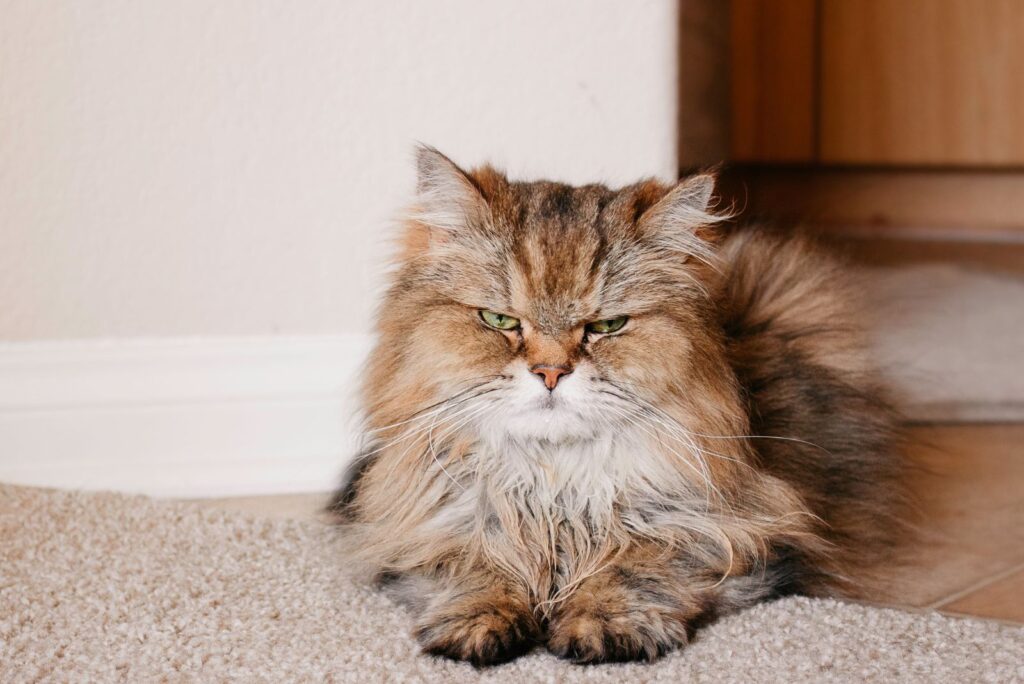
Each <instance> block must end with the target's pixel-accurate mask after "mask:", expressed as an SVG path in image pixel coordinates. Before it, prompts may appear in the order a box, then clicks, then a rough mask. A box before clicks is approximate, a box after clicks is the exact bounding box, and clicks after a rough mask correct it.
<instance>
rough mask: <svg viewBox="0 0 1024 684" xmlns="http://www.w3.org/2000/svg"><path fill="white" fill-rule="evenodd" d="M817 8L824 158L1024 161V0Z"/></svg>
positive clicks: (829, 1)
mask: <svg viewBox="0 0 1024 684" xmlns="http://www.w3.org/2000/svg"><path fill="white" fill-rule="evenodd" d="M821 3H822V4H821V59H822V62H821V98H822V99H821V120H820V126H821V129H820V134H821V138H820V146H821V147H820V151H821V161H823V162H825V163H844V164H845V163H853V164H857V163H871V164H925V165H930V164H946V165H983V166H1006V165H1013V166H1018V165H1022V164H1024V125H1022V122H1024V2H1021V1H1020V0H898V1H893V0H856V1H855V2H852V1H850V0H821Z"/></svg>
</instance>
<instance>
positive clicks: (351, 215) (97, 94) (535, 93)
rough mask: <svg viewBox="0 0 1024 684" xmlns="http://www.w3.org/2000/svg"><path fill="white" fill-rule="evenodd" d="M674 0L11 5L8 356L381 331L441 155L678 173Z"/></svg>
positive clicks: (0, 54)
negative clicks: (393, 232)
mask: <svg viewBox="0 0 1024 684" xmlns="http://www.w3.org/2000/svg"><path fill="white" fill-rule="evenodd" d="M675 16H676V2H675V0H646V1H638V0H629V1H626V0H621V1H617V2H612V1H607V0H605V1H603V2H596V1H593V0H560V1H558V2H550V1H547V0H525V1H524V0H516V2H482V1H481V0H447V1H441V0H434V1H430V2H414V1H412V0H409V1H407V2H398V1H389V2H379V1H370V0H363V1H356V0H348V1H340V0H302V1H300V2H286V1H285V0H279V1H271V0H215V1H210V0H142V1H140V0H91V1H89V2H79V1H77V0H63V1H58V0H8V1H7V2H4V3H3V4H0V340H8V341H15V340H21V341H24V340H38V339H69V338H92V337H103V338H118V337H135V336H194V335H265V334H308V333H347V332H359V331H365V330H366V329H367V325H368V320H369V313H370V310H371V307H372V302H373V288H374V287H375V284H376V280H375V274H376V273H377V272H378V264H379V261H380V255H381V253H382V250H383V248H384V246H383V244H382V236H383V235H384V234H385V232H386V229H387V227H388V224H389V218H390V217H391V216H392V215H393V214H394V212H395V210H396V209H397V208H398V207H399V205H400V204H401V203H402V201H403V200H404V198H405V197H406V196H407V194H408V193H409V191H410V189H411V186H412V170H411V164H410V159H411V155H410V149H411V146H412V144H413V142H414V141H416V140H422V141H426V142H429V143H432V144H434V145H437V146H439V147H440V148H442V149H443V150H444V151H446V152H448V153H449V154H450V155H451V156H453V157H454V158H455V159H456V160H458V161H461V162H466V163H474V162H478V161H482V160H484V159H491V160H493V161H495V162H497V163H499V164H503V165H505V166H506V167H507V168H508V169H509V170H510V171H512V172H514V173H517V174H526V175H535V174H543V175H548V176H554V177H557V178H561V179H567V180H570V181H585V180H595V179H596V180H607V181H611V182H626V181H629V180H632V179H634V178H635V177H637V176H641V175H648V174H659V175H663V176H669V177H670V176H672V175H673V174H674V172H675V131H674V126H675V99H674V98H675V72H676V65H675V55H676V49H675V35H676V20H675Z"/></svg>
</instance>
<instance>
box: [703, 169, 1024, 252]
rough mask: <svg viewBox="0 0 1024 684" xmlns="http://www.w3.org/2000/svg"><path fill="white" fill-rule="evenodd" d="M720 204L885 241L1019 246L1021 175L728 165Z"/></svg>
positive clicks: (1023, 231)
mask: <svg viewBox="0 0 1024 684" xmlns="http://www.w3.org/2000/svg"><path fill="white" fill-rule="evenodd" d="M721 192H722V193H723V195H724V198H725V201H726V202H730V201H731V202H734V203H735V204H736V206H737V207H740V208H743V209H745V210H746V214H747V215H748V216H763V217H766V218H769V219H773V220H779V221H780V222H782V223H783V224H785V223H790V222H799V223H805V224H808V225H810V226H814V227H820V228H822V229H824V230H830V231H839V232H855V233H859V234H865V235H868V234H877V235H886V236H889V237H894V236H904V237H912V236H918V237H930V238H943V239H976V240H989V241H993V240H994V241H1015V242H1020V241H1024V174H1021V173H1006V172H998V171H990V172H981V171H972V172H965V171H937V170H936V171H928V170H893V169H890V170H886V169H879V168H876V169H864V170H860V169H855V168H848V169H820V168H819V169H814V168H807V169H781V168H766V167H746V168H742V167H741V168H734V169H731V170H730V171H729V172H728V173H726V174H725V175H724V176H723V178H722V184H721Z"/></svg>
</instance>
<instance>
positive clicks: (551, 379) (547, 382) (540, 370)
mask: <svg viewBox="0 0 1024 684" xmlns="http://www.w3.org/2000/svg"><path fill="white" fill-rule="evenodd" d="M530 372H531V373H533V374H534V375H536V376H538V377H539V378H541V379H542V380H543V381H544V386H545V387H547V388H548V389H549V390H553V389H555V385H557V384H558V379H559V378H560V377H562V376H563V375H568V374H569V373H572V368H571V367H570V366H545V365H543V364H539V363H538V364H537V365H536V366H534V367H533V368H531V369H530Z"/></svg>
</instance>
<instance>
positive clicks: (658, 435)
mask: <svg viewBox="0 0 1024 684" xmlns="http://www.w3.org/2000/svg"><path fill="white" fill-rule="evenodd" d="M417 161H418V176H419V180H418V187H417V199H416V204H415V206H414V207H413V209H412V211H411V213H410V216H409V218H408V220H407V221H406V223H405V227H404V235H403V239H402V242H401V248H400V254H399V255H398V259H397V264H396V266H395V270H394V272H393V275H392V278H391V283H390V288H389V290H388V291H387V294H386V296H385V298H384V301H383V303H382V305H381V308H380V312H379V318H378V328H377V331H378V341H377V346H376V349H375V351H374V353H373V354H372V356H371V359H370V362H369V368H368V369H367V371H366V376H365V382H364V385H363V402H364V409H365V412H366V419H367V429H366V440H365V449H364V450H363V452H362V453H361V454H360V455H359V456H358V457H357V458H356V459H355V460H354V462H353V464H352V466H351V467H350V469H349V472H348V473H347V475H346V478H345V481H344V483H343V485H342V487H341V488H340V490H339V491H338V493H337V495H336V497H335V499H334V501H333V503H332V510H334V511H335V512H336V513H337V515H338V516H339V518H340V519H341V521H342V523H343V525H344V526H345V528H346V530H347V532H348V533H349V534H350V535H351V539H352V542H353V545H354V549H355V550H356V552H357V554H358V557H359V558H360V559H361V560H362V561H363V562H365V563H366V564H368V566H369V567H370V568H371V570H372V572H373V573H374V576H375V577H376V579H377V580H378V582H379V583H380V584H381V585H382V586H383V587H384V588H385V589H386V590H387V591H388V592H389V593H391V595H393V596H395V597H397V598H398V599H399V600H400V601H402V602H403V603H405V604H406V605H408V606H409V607H410V609H411V610H412V611H413V615H414V616H415V620H416V636H417V638H418V639H419V641H420V643H421V644H422V646H423V648H424V649H425V650H426V651H428V652H430V653H435V654H440V655H444V656H447V657H451V658H456V659H463V660H468V661H470V662H472V663H474V664H476V665H487V664H494V663H499V662H503V661H506V660H508V659H510V658H513V657H515V656H517V655H519V654H521V653H524V652H525V651H527V650H530V649H531V648H533V647H534V646H535V645H538V644H540V645H544V646H546V647H547V649H548V650H550V651H551V652H553V653H554V654H556V655H558V656H561V657H565V658H570V659H572V660H575V661H578V662H581V663H591V662H602V661H617V660H632V659H653V658H656V657H658V656H659V655H661V654H664V653H666V652H667V651H670V650H672V649H675V648H678V647H680V646H682V645H683V644H685V643H686V642H687V641H688V639H689V638H691V636H692V634H693V631H694V629H696V628H697V627H699V626H700V625H702V624H705V623H707V622H708V621H709V620H711V619H714V618H715V617H716V616H719V615H722V614H724V613H728V612H730V611H734V610H737V609H739V608H742V607H744V606H749V605H751V604H753V603H756V602H758V601H763V600H765V599H768V598H771V597H776V596H780V595H784V594H788V593H793V592H800V593H805V594H810V595H851V594H855V593H856V592H857V590H858V586H859V585H858V583H857V582H856V581H855V578H861V577H863V576H864V568H865V567H866V566H868V564H870V563H872V562H873V561H876V560H877V558H879V557H880V555H881V554H883V553H884V552H885V550H886V549H887V548H889V547H890V546H891V544H892V543H893V533H894V531H896V530H897V529H899V525H898V519H899V515H898V513H899V512H898V505H899V501H900V500H901V497H900V483H901V478H902V472H903V468H904V466H903V463H902V461H901V459H900V456H899V452H898V449H897V441H898V432H897V429H896V423H895V421H894V418H893V415H892V413H891V411H890V410H889V409H888V408H887V407H886V404H885V403H884V401H883V400H882V399H881V398H880V397H881V396H882V394H883V393H882V391H881V388H880V387H879V384H878V382H877V380H876V379H875V374H874V372H873V370H872V368H871V364H870V358H869V355H868V353H867V352H866V350H865V348H864V344H863V340H862V336H861V333H860V332H859V331H858V326H857V316H856V312H855V310H854V308H853V307H852V305H851V304H850V298H849V296H848V292H849V289H850V288H849V286H848V285H847V276H846V275H845V273H844V271H843V270H842V268H841V267H840V266H838V265H837V263H836V262H835V261H833V260H832V259H831V258H829V257H827V256H825V255H824V254H822V253H821V252H819V251H816V250H815V249H814V248H813V247H812V246H811V245H810V244H809V243H808V242H807V241H806V240H805V239H802V238H798V237H789V238H785V237H773V236H771V235H768V234H766V233H764V232H759V231H757V230H754V229H741V230H738V231H734V232H733V233H732V234H730V235H728V236H725V235H723V234H722V233H723V232H724V231H722V230H721V226H720V225H719V224H720V217H719V216H716V215H715V214H714V213H713V212H712V211H711V210H710V209H709V204H710V202H711V198H712V193H713V186H714V181H713V178H712V177H711V176H708V175H699V176H696V177H692V178H689V179H687V180H684V181H683V182H681V183H679V184H677V185H675V186H674V187H673V186H666V185H664V184H661V183H659V182H656V181H651V180H648V181H643V182H640V183H637V184H635V185H631V186H628V187H625V188H622V189H619V190H612V189H609V188H606V187H604V186H601V185H587V186H582V187H570V186H567V185H562V184H559V183H552V182H532V183H521V182H512V181H510V180H508V179H507V178H506V177H505V176H503V175H502V174H501V173H499V172H498V171H495V170H494V169H492V168H490V167H483V168H480V169H476V170H474V171H470V172H467V171H463V170H462V169H460V168H459V167H458V166H456V165H455V164H454V163H453V162H451V161H450V160H449V159H448V158H446V157H445V156H443V155H442V154H440V153H439V152H437V151H436V150H433V149H431V148H422V149H420V150H419V152H418V160H417Z"/></svg>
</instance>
